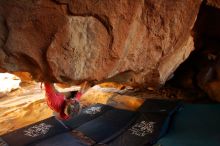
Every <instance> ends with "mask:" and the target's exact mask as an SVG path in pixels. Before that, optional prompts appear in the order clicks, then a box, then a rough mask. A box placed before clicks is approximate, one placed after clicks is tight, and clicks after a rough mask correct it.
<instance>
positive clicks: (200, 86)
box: [165, 5, 220, 102]
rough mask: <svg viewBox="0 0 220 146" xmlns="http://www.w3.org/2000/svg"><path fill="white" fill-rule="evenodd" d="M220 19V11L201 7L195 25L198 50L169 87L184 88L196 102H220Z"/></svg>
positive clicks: (170, 81) (181, 67)
mask: <svg viewBox="0 0 220 146" xmlns="http://www.w3.org/2000/svg"><path fill="white" fill-rule="evenodd" d="M219 18H220V10H219V9H217V8H214V7H211V6H207V5H202V6H201V8H200V12H199V15H198V18H197V21H196V24H195V26H194V36H195V39H194V40H195V50H194V51H193V52H192V53H191V54H190V56H189V58H188V59H187V60H186V61H185V62H184V63H182V64H181V65H180V66H179V67H178V68H177V70H176V71H175V73H174V77H173V78H172V79H171V80H169V81H168V82H167V83H166V85H165V86H171V87H174V88H177V89H181V90H182V91H183V92H184V93H185V94H187V95H186V96H188V97H189V99H190V98H191V100H192V101H195V102H196V101H197V102H202V101H206V102H219V101H220V48H219V46H220V44H219V42H220V29H219V26H220V19H219ZM193 98H194V99H193Z"/></svg>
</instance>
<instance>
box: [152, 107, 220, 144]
mask: <svg viewBox="0 0 220 146" xmlns="http://www.w3.org/2000/svg"><path fill="white" fill-rule="evenodd" d="M155 146H220V104H212V105H210V104H209V105H208V104H186V105H184V107H183V108H182V109H181V110H180V111H179V112H178V113H177V114H176V116H175V118H174V120H173V123H172V124H171V127H170V130H169V132H168V134H167V135H166V136H165V137H163V138H162V139H160V140H159V141H158V142H157V144H155Z"/></svg>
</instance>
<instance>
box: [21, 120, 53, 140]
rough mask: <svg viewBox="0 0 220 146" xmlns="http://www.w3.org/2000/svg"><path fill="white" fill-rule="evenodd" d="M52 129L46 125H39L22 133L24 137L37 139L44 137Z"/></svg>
mask: <svg viewBox="0 0 220 146" xmlns="http://www.w3.org/2000/svg"><path fill="white" fill-rule="evenodd" d="M51 127H53V126H52V125H47V124H45V123H41V124H39V125H34V126H33V127H30V128H28V129H27V130H25V131H24V135H26V136H30V137H37V136H40V135H45V134H47V132H48V131H49V130H50V128H51Z"/></svg>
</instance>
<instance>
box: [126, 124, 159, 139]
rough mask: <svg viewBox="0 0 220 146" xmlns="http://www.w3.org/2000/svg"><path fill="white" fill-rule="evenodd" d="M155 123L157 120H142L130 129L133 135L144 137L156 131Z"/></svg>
mask: <svg viewBox="0 0 220 146" xmlns="http://www.w3.org/2000/svg"><path fill="white" fill-rule="evenodd" d="M154 125H155V122H147V121H141V122H140V123H137V124H135V125H134V126H132V127H131V128H130V129H129V131H131V133H132V134H133V135H136V136H140V137H143V136H145V135H146V134H151V133H153V132H154Z"/></svg>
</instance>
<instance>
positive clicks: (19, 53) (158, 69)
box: [0, 0, 201, 87]
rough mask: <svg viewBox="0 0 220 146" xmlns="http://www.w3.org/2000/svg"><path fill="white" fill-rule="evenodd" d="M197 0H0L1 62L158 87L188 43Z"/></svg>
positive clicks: (61, 76) (55, 75)
mask: <svg viewBox="0 0 220 146" xmlns="http://www.w3.org/2000/svg"><path fill="white" fill-rule="evenodd" d="M200 4H201V0H194V1H192V0H184V1H183V0H181V1H176V0H169V1H167V0H157V1H155V0H117V1H113V0H102V1H99V0H83V1H77V0H56V1H55V0H54V1H52V0H0V28H1V29H0V68H3V69H6V70H8V71H26V72H30V73H31V74H32V75H33V77H34V78H35V79H37V80H41V81H42V80H44V81H45V80H48V81H51V82H69V81H71V82H73V83H76V84H78V83H81V82H82V81H85V80H87V81H91V82H101V81H106V80H110V81H117V82H123V83H127V84H131V85H147V86H152V87H158V86H159V85H161V84H164V82H165V81H166V80H167V79H168V78H169V77H170V75H172V73H173V71H174V70H175V69H176V68H177V67H178V66H179V64H181V63H182V62H183V61H184V60H185V59H186V58H187V57H188V56H189V54H190V52H191V51H192V50H193V49H194V42H193V38H192V36H191V31H192V28H193V26H194V22H195V20H196V17H197V14H198V11H199V7H200Z"/></svg>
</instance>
